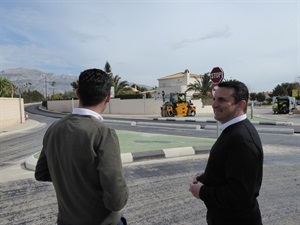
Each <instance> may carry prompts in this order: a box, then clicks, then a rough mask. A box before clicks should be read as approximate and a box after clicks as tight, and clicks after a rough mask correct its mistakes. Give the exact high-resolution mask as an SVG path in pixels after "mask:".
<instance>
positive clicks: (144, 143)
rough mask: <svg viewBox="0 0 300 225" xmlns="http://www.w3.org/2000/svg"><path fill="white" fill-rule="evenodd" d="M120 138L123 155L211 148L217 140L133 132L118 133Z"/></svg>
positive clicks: (118, 131)
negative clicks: (173, 149) (190, 148)
mask: <svg viewBox="0 0 300 225" xmlns="http://www.w3.org/2000/svg"><path fill="white" fill-rule="evenodd" d="M116 132H117V134H118V136H119V141H120V147H121V153H130V152H142V151H150V150H161V149H166V148H180V147H190V146H211V145H213V143H214V142H215V139H211V138H197V137H185V136H177V135H163V134H152V133H141V132H132V131H130V132H129V131H120V130H117V131H116Z"/></svg>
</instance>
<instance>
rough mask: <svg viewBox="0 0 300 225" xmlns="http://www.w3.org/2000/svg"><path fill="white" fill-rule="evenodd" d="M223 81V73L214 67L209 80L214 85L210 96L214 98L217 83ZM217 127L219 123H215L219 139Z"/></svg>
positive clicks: (220, 69)
mask: <svg viewBox="0 0 300 225" xmlns="http://www.w3.org/2000/svg"><path fill="white" fill-rule="evenodd" d="M223 79H224V71H223V70H222V68H220V67H214V68H213V69H212V71H211V72H210V80H211V81H212V82H213V83H214V84H213V85H212V87H211V96H212V97H213V98H214V96H215V91H216V90H217V88H218V83H220V82H222V80H223ZM219 125H220V122H219V121H217V137H219Z"/></svg>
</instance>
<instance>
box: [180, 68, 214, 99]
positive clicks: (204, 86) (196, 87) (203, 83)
mask: <svg viewBox="0 0 300 225" xmlns="http://www.w3.org/2000/svg"><path fill="white" fill-rule="evenodd" d="M211 87H212V81H211V80H210V76H209V73H205V74H204V75H203V77H202V78H200V79H198V78H196V80H195V82H194V83H193V84H192V83H190V84H188V85H187V89H186V90H185V92H188V91H194V92H198V93H200V97H201V98H202V99H207V98H209V93H210V90H211Z"/></svg>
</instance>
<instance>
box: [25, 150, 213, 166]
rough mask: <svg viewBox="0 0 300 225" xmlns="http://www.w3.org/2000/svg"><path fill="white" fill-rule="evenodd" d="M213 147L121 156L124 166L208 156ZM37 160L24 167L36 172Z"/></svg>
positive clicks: (31, 157)
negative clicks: (158, 160)
mask: <svg viewBox="0 0 300 225" xmlns="http://www.w3.org/2000/svg"><path fill="white" fill-rule="evenodd" d="M210 148H211V146H198V147H194V146H191V147H181V148H168V149H161V150H151V151H144V152H133V153H123V154H121V160H122V163H123V164H127V163H133V162H137V161H142V160H150V159H167V158H176V157H182V156H192V155H200V154H203V155H204V154H208V153H209V151H210ZM36 163H37V159H36V158H34V155H31V156H29V157H27V158H26V160H25V162H24V166H25V168H26V169H28V170H31V171H35V167H36Z"/></svg>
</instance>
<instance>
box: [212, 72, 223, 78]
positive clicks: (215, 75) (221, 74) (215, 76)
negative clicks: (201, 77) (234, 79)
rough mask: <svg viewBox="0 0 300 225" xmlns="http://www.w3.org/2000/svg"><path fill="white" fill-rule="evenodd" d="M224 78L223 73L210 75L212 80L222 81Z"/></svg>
mask: <svg viewBox="0 0 300 225" xmlns="http://www.w3.org/2000/svg"><path fill="white" fill-rule="evenodd" d="M222 76H223V73H222V72H217V73H212V74H211V75H210V77H211V79H220V78H221V77H222Z"/></svg>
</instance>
